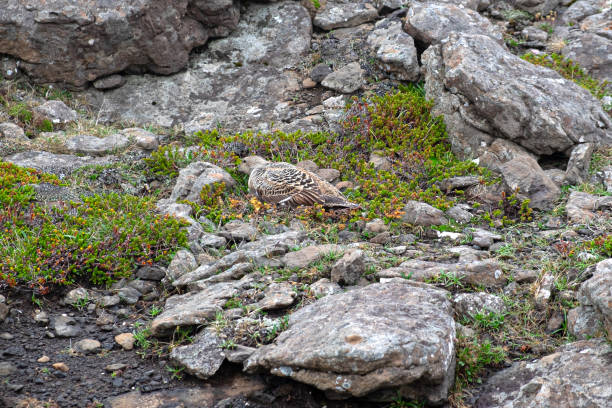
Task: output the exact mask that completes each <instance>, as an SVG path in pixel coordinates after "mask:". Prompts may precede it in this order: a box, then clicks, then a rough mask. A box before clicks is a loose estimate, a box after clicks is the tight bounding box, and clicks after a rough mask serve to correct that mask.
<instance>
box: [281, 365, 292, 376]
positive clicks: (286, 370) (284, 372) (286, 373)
mask: <svg viewBox="0 0 612 408" xmlns="http://www.w3.org/2000/svg"><path fill="white" fill-rule="evenodd" d="M278 370H279V371H280V372H281V374H282V375H284V376H286V377H291V375H292V374H293V370H292V369H291V367H288V366H282V367H279V368H278Z"/></svg>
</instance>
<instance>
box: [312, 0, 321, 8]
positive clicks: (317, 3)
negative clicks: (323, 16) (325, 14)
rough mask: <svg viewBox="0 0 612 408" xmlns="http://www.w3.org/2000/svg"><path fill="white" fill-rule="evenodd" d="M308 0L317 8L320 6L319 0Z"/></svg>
mask: <svg viewBox="0 0 612 408" xmlns="http://www.w3.org/2000/svg"><path fill="white" fill-rule="evenodd" d="M310 2H311V3H312V5H313V6H314V8H316V9H317V10H318V9H320V8H321V2H320V1H319V0H310Z"/></svg>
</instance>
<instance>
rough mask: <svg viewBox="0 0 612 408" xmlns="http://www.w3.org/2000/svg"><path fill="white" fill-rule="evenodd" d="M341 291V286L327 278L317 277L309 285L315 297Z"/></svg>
mask: <svg viewBox="0 0 612 408" xmlns="http://www.w3.org/2000/svg"><path fill="white" fill-rule="evenodd" d="M340 292H342V288H341V287H340V285H338V284H337V283H335V282H332V281H330V280H329V279H327V278H323V279H319V280H318V281H316V282H315V283H313V284H312V285H310V293H312V295H313V296H314V297H316V298H321V297H323V296H327V295H333V294H335V293H340Z"/></svg>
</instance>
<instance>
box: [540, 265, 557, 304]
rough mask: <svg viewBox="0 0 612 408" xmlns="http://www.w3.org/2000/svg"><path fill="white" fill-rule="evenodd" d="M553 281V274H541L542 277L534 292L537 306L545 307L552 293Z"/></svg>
mask: <svg viewBox="0 0 612 408" xmlns="http://www.w3.org/2000/svg"><path fill="white" fill-rule="evenodd" d="M554 282H555V277H554V275H552V274H550V273H546V274H544V276H542V279H541V280H540V284H539V285H538V288H537V291H536V294H535V301H536V304H537V305H538V306H540V307H545V306H546V304H548V301H549V300H550V296H551V294H552V289H553V283H554Z"/></svg>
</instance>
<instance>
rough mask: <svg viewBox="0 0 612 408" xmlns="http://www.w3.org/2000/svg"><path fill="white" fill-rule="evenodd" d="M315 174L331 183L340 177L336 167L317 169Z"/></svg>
mask: <svg viewBox="0 0 612 408" xmlns="http://www.w3.org/2000/svg"><path fill="white" fill-rule="evenodd" d="M317 176H319V177H321V178H322V179H323V180H325V181H327V182H329V183H333V182H334V181H336V180H337V179H338V177H340V172H339V171H338V170H336V169H321V170H319V171H317Z"/></svg>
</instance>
